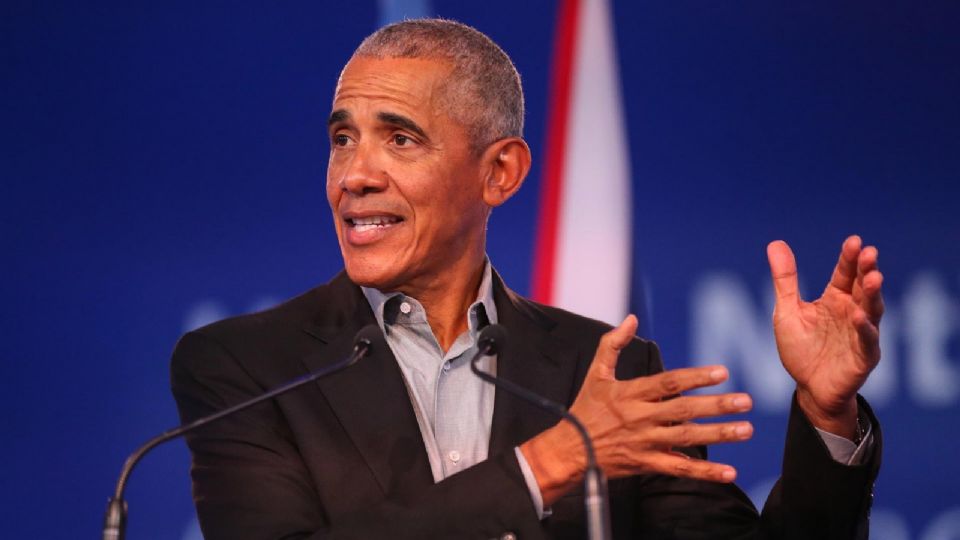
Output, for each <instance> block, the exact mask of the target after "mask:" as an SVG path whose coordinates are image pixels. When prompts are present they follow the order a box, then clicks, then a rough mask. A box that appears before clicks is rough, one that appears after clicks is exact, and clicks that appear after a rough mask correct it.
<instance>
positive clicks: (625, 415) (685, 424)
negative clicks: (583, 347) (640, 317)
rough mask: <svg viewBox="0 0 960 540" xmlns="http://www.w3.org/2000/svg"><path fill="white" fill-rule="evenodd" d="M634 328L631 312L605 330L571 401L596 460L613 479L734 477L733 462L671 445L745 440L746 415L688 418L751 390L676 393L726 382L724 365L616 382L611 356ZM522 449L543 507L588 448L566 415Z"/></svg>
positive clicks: (742, 404)
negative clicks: (708, 420)
mask: <svg viewBox="0 0 960 540" xmlns="http://www.w3.org/2000/svg"><path fill="white" fill-rule="evenodd" d="M636 330H637V319H636V317H634V316H633V315H629V316H628V317H627V318H626V319H624V320H623V322H622V323H620V326H618V327H616V328H614V329H613V330H611V331H610V332H607V333H606V334H604V336H603V338H601V340H600V345H599V346H598V347H597V353H596V355H595V356H594V358H593V363H592V364H591V365H590V368H589V370H588V371H587V375H586V379H585V380H584V383H583V387H582V388H581V389H580V393H579V394H578V395H577V399H576V400H575V401H574V403H573V406H572V407H571V408H570V412H571V413H573V414H574V415H576V416H577V418H579V419H580V421H581V422H583V424H584V426H585V427H586V428H587V431H588V432H589V433H590V436H591V437H592V438H593V445H594V447H595V449H596V455H597V462H598V463H599V465H600V467H601V468H602V469H603V471H604V473H605V474H606V475H607V476H608V477H611V478H616V477H623V476H631V475H636V474H651V473H659V474H668V475H672V476H682V477H688V478H697V479H701V480H710V481H714V482H732V481H733V480H734V479H735V478H736V475H737V473H736V470H735V469H734V468H733V467H731V466H729V465H724V464H720V463H713V462H710V461H704V460H697V459H691V458H689V457H687V456H686V455H684V454H681V453H679V452H676V451H674V450H673V448H677V447H684V446H696V445H705V444H713V443H718V442H729V441H742V440H746V439H749V438H750V437H751V436H752V435H753V426H751V425H750V423H749V422H743V421H740V422H721V423H712V424H696V423H692V422H690V420H694V419H697V418H707V417H712V416H721V415H727V414H731V413H741V412H745V411H748V410H750V408H751V406H752V401H751V399H750V396H749V395H747V394H741V393H737V394H721V395H713V396H681V397H674V396H677V395H678V394H680V393H681V392H684V391H686V390H691V389H694V388H701V387H705V386H713V385H716V384H719V383H721V382H723V381H725V380H726V379H727V376H728V373H727V370H726V368H724V367H723V366H707V367H699V368H686V369H675V370H671V371H665V372H662V373H658V374H656V375H651V376H648V377H639V378H636V379H632V380H627V381H618V380H617V379H616V376H615V374H614V373H615V370H616V367H617V359H618V357H619V355H620V351H621V350H622V349H623V348H624V347H626V346H627V345H628V344H629V343H630V340H631V339H633V336H634V334H635V333H636ZM520 451H521V452H523V456H524V458H525V459H526V461H527V463H528V464H529V465H530V468H531V470H532V471H533V473H534V476H536V478H537V484H538V485H539V486H540V493H541V494H542V496H543V504H544V507H545V508H546V507H549V506H551V505H552V504H553V503H554V502H556V500H557V499H559V498H560V497H561V496H562V495H563V494H564V493H566V492H568V491H570V490H571V489H573V488H574V487H575V486H576V485H577V484H579V483H580V482H581V481H582V479H583V474H584V471H585V470H586V454H585V451H584V448H583V443H582V440H581V438H580V437H579V436H578V435H577V433H576V431H575V429H574V428H573V426H571V425H570V424H569V423H568V422H560V423H559V424H557V425H556V426H554V427H552V428H550V429H548V430H546V431H544V432H543V433H540V434H539V435H537V436H536V437H534V438H533V439H530V440H529V441H527V442H525V443H523V444H522V445H521V446H520Z"/></svg>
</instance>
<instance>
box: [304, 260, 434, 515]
mask: <svg viewBox="0 0 960 540" xmlns="http://www.w3.org/2000/svg"><path fill="white" fill-rule="evenodd" d="M330 285H331V289H332V290H331V293H332V295H333V298H332V302H330V304H332V305H334V306H336V307H337V308H339V309H332V310H331V309H327V310H323V313H321V315H320V317H321V318H320V319H319V320H317V321H314V322H313V323H312V324H310V325H308V326H307V327H306V328H305V331H306V332H307V333H309V334H310V335H312V336H314V337H315V338H317V350H316V351H315V352H314V353H312V354H310V355H308V356H307V357H306V358H304V364H305V365H306V367H307V369H308V370H311V371H313V370H316V369H319V368H321V367H323V366H324V365H326V364H329V363H331V362H334V361H337V360H339V359H341V358H343V357H345V356H346V355H347V354H349V353H350V351H351V350H352V348H353V339H354V336H355V335H356V333H357V332H358V331H359V330H360V329H361V328H363V327H364V326H366V325H368V324H374V325H375V324H376V319H375V318H374V316H373V312H372V311H371V309H370V306H369V304H368V303H367V301H366V299H365V298H364V297H363V293H362V291H360V288H359V287H357V286H356V285H354V284H353V283H352V282H350V281H349V279H348V278H347V277H346V275H345V273H344V274H341V275H340V276H338V277H337V278H336V279H334V281H332V282H331V284H330ZM317 384H318V385H319V386H320V389H321V390H322V392H323V394H324V396H325V397H326V399H327V402H328V403H329V404H330V407H331V408H332V409H333V412H334V414H335V415H336V416H337V419H338V420H339V421H340V424H341V425H342V426H343V429H344V430H345V431H346V433H347V435H348V436H349V437H350V440H351V441H352V442H353V444H354V446H355V447H356V449H357V451H358V452H359V453H360V455H361V456H362V457H363V459H364V461H365V462H366V463H367V465H368V466H369V467H370V469H371V471H372V472H373V475H374V476H375V477H376V479H377V482H378V483H379V485H380V488H381V489H382V490H383V493H384V494H385V495H388V496H401V497H403V496H404V495H408V494H413V493H416V492H418V491H420V490H422V489H423V488H424V487H426V486H428V485H430V484H433V475H432V473H431V471H430V462H429V460H428V458H427V453H426V449H425V448H424V445H423V438H422V437H421V435H420V427H419V425H418V424H417V419H416V417H415V416H414V412H413V408H412V405H411V403H410V396H409V394H408V393H407V389H406V386H405V385H404V383H403V375H402V373H401V372H400V368H399V366H398V365H397V361H396V359H395V358H394V356H393V352H392V351H391V350H390V347H389V346H388V345H387V343H386V341H383V340H380V341H379V342H378V343H377V344H375V346H374V349H373V351H372V352H371V354H370V355H369V356H368V357H366V358H364V359H362V360H360V361H359V362H357V363H356V364H355V365H353V366H351V367H349V368H347V369H344V370H343V371H340V372H338V373H335V374H333V375H330V376H329V377H326V378H323V379H320V380H319V381H317Z"/></svg>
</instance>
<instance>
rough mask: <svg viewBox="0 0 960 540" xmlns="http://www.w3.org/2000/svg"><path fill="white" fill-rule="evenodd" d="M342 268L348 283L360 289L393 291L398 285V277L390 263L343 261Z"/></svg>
mask: <svg viewBox="0 0 960 540" xmlns="http://www.w3.org/2000/svg"><path fill="white" fill-rule="evenodd" d="M344 266H345V268H346V270H347V275H348V276H350V281H352V282H354V283H356V284H357V285H360V286H361V287H370V288H373V289H380V290H393V289H395V288H396V287H397V286H398V285H399V283H397V282H398V281H399V280H400V275H399V273H398V272H397V271H396V266H397V265H396V264H395V263H393V262H392V261H366V260H353V259H345V260H344Z"/></svg>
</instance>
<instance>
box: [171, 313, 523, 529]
mask: <svg viewBox="0 0 960 540" xmlns="http://www.w3.org/2000/svg"><path fill="white" fill-rule="evenodd" d="M171 386H172V390H173V394H174V397H175V398H176V401H177V406H178V409H179V411H180V417H181V420H182V421H183V422H190V421H193V420H195V419H197V418H199V417H201V416H204V415H208V414H211V413H213V412H216V411H218V410H220V409H223V408H224V407H227V406H230V405H233V404H236V403H239V402H241V401H244V400H246V399H250V398H252V397H254V396H256V395H258V394H260V393H262V392H264V391H266V390H268V389H267V388H261V387H260V386H259V385H258V384H257V383H256V382H255V380H254V378H253V377H251V376H250V374H248V373H246V372H245V371H244V369H243V367H242V366H241V364H240V363H239V362H237V361H236V359H235V358H234V357H233V356H232V355H231V354H230V352H229V351H228V350H227V349H225V348H224V347H223V346H222V345H221V344H220V343H218V342H217V341H216V340H215V339H214V338H212V337H210V336H207V335H205V334H203V333H202V331H195V332H191V333H189V334H187V335H185V336H184V337H183V338H182V339H181V340H180V342H179V343H178V344H177V347H176V350H175V351H174V354H173V358H172V361H171ZM187 444H188V446H189V447H190V451H191V456H192V465H191V476H192V480H193V496H194V501H195V503H196V507H197V513H198V517H199V520H200V525H201V528H202V530H203V533H204V537H205V538H207V539H210V540H216V539H221V538H223V539H227V538H230V539H233V538H250V539H279V538H310V539H347V538H351V539H352V538H358V539H360V538H363V539H372V538H398V539H404V538H410V539H414V538H431V537H455V538H483V539H488V538H497V537H500V536H501V535H503V534H504V533H506V532H512V533H514V534H515V535H517V536H518V537H521V538H538V537H541V536H542V530H541V528H540V523H539V520H538V519H537V516H536V512H535V510H534V508H533V504H532V502H531V500H530V494H529V492H528V491H527V486H526V483H525V481H524V478H523V474H522V472H521V470H520V466H519V464H518V462H517V459H516V456H515V454H514V453H513V452H506V453H504V454H502V455H499V456H493V457H491V458H490V459H488V460H487V461H485V462H483V463H480V464H478V465H476V466H474V467H472V468H470V469H468V470H466V471H464V472H462V473H459V474H457V475H455V476H452V477H450V478H448V479H446V480H444V481H442V482H439V483H437V484H434V485H432V486H430V487H429V488H428V489H426V490H424V491H423V492H421V493H419V494H418V495H417V496H415V497H411V498H409V499H405V500H400V499H389V498H388V499H384V500H383V501H381V502H379V503H377V504H373V505H369V506H367V507H362V508H360V509H359V510H358V511H356V512H355V513H354V514H352V515H348V516H338V518H337V519H336V520H335V522H334V521H331V520H330V519H329V516H328V515H327V513H326V512H325V510H324V508H323V507H322V505H321V502H320V499H319V497H318V495H317V493H316V490H315V489H314V488H313V486H312V483H311V477H310V473H309V471H308V470H307V467H306V465H305V463H304V460H303V458H302V457H301V455H300V452H299V450H298V448H297V445H296V444H295V442H294V440H293V436H292V433H291V432H290V429H289V427H288V426H287V424H286V421H285V420H284V417H283V415H282V414H281V411H280V409H279V407H278V406H277V404H276V403H275V402H274V401H272V400H271V401H268V402H265V403H262V404H259V405H257V406H255V407H253V408H251V409H248V410H246V411H243V412H241V413H237V414H235V415H233V416H231V417H227V418H224V419H221V420H218V421H217V422H215V423H213V424H210V425H208V426H205V427H204V428H201V429H200V430H198V431H196V432H194V433H193V434H191V435H190V436H188V437H187ZM331 459H333V458H331ZM343 490H344V494H345V496H349V493H350V486H343Z"/></svg>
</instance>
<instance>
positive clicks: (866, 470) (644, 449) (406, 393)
mask: <svg viewBox="0 0 960 540" xmlns="http://www.w3.org/2000/svg"><path fill="white" fill-rule="evenodd" d="M522 124H523V97H522V91H521V88H520V81H519V76H518V75H517V73H516V71H515V69H514V68H513V65H512V63H511V62H510V60H509V58H508V57H507V56H506V54H505V53H503V51H502V50H500V49H499V47H497V46H496V45H495V44H494V43H493V42H492V41H490V40H489V38H487V37H486V36H484V35H483V34H480V33H479V32H477V31H476V30H473V29H471V28H469V27H466V26H463V25H460V24H458V23H454V22H450V21H443V20H417V21H406V22H403V23H398V24H395V25H391V26H388V27H385V28H383V29H381V30H379V31H378V32H376V33H375V34H374V35H372V36H370V37H369V38H367V39H366V40H365V41H364V42H363V43H362V44H361V45H360V47H359V48H358V49H357V51H356V52H355V53H354V55H353V57H352V58H351V59H350V61H349V62H348V63H347V65H346V66H345V67H344V70H343V72H342V74H341V77H340V80H339V82H338V84H337V88H336V93H335V96H334V101H333V108H332V112H331V114H330V119H329V133H330V140H331V152H330V158H329V166H328V173H327V196H328V200H329V203H330V206H331V209H332V211H333V217H334V223H335V225H336V230H337V235H338V239H339V242H340V247H341V251H342V255H343V260H344V264H345V267H346V268H345V272H343V273H341V274H340V275H338V276H337V277H336V278H334V279H333V280H332V281H331V282H330V283H328V284H326V285H322V286H320V287H317V288H315V289H313V290H311V291H308V292H307V293H305V294H303V295H301V296H299V297H297V298H294V299H292V300H290V301H288V302H286V303H284V304H282V305H281V306H278V307H277V308H274V309H272V310H269V311H266V312H262V313H258V314H254V315H249V316H245V317H240V318H236V319H232V320H227V321H222V322H220V323H216V324H214V325H211V326H209V327H206V328H202V329H200V330H198V331H195V332H191V333H189V334H187V335H186V336H184V337H183V338H182V339H181V341H180V343H179V344H178V347H177V350H176V352H175V354H174V357H173V362H172V378H173V391H174V394H175V396H176V398H177V402H178V405H179V407H180V411H181V416H182V418H183V420H184V421H189V420H192V419H194V418H196V417H198V416H201V415H204V414H208V413H210V412H212V411H214V410H217V409H220V408H223V407H224V406H227V405H229V404H232V403H236V402H238V401H240V400H243V399H246V398H249V397H251V396H253V395H256V394H258V393H261V392H263V391H265V390H267V389H269V388H272V387H275V386H277V385H278V384H280V383H282V382H284V381H286V380H289V379H291V378H293V377H296V376H299V375H302V374H303V373H304V372H306V371H308V370H315V369H318V368H321V367H323V366H325V365H328V364H330V363H332V362H335V361H337V360H339V359H341V358H342V357H343V356H344V355H345V354H346V353H347V352H348V351H349V349H350V346H351V344H352V339H353V335H354V334H355V333H356V331H357V330H359V329H360V328H361V327H363V326H365V325H366V324H370V323H375V324H377V325H378V326H379V327H380V328H381V329H382V330H383V331H384V335H385V340H386V344H387V346H381V347H379V348H378V350H377V351H375V352H374V354H372V355H371V356H370V357H369V358H365V359H363V360H361V361H360V362H359V363H358V364H357V365H355V366H353V367H351V368H349V369H347V370H344V371H342V372H339V373H337V374H335V375H332V376H330V377H327V378H325V379H323V380H321V381H320V382H319V383H318V385H316V386H310V387H308V388H304V389H302V390H299V391H296V392H292V393H290V394H288V395H286V396H283V397H281V398H278V399H276V400H274V401H273V402H271V403H270V404H265V405H263V406H260V407H259V408H255V409H253V410H252V411H251V412H250V413H249V414H241V415H236V416H235V417H232V418H230V419H227V420H224V421H222V422H220V423H218V424H214V425H212V426H211V427H210V428H209V429H208V430H206V431H203V432H201V433H198V434H197V435H195V436H193V437H191V438H190V439H188V443H189V445H190V448H191V451H192V454H193V468H192V474H193V484H194V497H195V500H196V504H197V509H198V513H199V516H200V522H201V526H202V528H203V530H204V534H205V535H206V536H207V537H208V538H451V537H452V538H495V537H501V538H510V537H520V538H527V537H533V538H540V537H553V538H581V537H583V534H584V529H583V515H582V514H583V509H582V506H583V505H582V497H580V496H579V495H578V486H579V484H580V482H581V481H582V476H583V471H584V467H585V460H584V453H583V447H582V444H581V442H580V440H579V438H578V437H577V436H576V434H575V433H574V431H573V430H572V428H571V427H570V426H569V425H567V424H566V423H557V419H556V418H551V417H550V416H549V415H546V414H544V413H542V412H540V411H537V410H536V409H533V408H530V407H527V406H525V405H524V404H523V403H522V402H520V401H518V400H516V399H514V398H512V397H511V396H509V395H507V394H503V393H501V392H499V391H495V390H494V389H493V388H492V387H491V386H489V385H486V384H485V383H483V382H482V381H480V380H479V379H478V378H476V377H475V376H473V374H472V373H470V371H469V365H468V363H469V360H470V358H471V357H472V356H473V354H474V353H475V351H476V339H477V335H478V333H479V330H480V329H481V328H482V327H483V326H485V325H486V324H490V323H499V324H501V325H503V326H504V327H505V328H506V329H507V330H508V331H509V332H510V335H511V340H510V342H509V344H508V345H507V346H506V347H505V348H504V349H503V351H502V352H501V353H500V354H499V356H498V357H496V358H495V359H493V358H488V359H486V360H485V365H484V369H486V370H488V371H492V372H496V373H497V375H498V376H500V377H503V378H506V379H510V380H513V381H515V382H517V383H519V384H521V385H523V386H525V387H528V388H530V389H532V390H533V391H535V392H537V393H539V394H541V395H544V396H546V397H548V398H551V399H554V400H556V401H560V402H563V403H566V404H571V411H572V412H573V413H574V414H576V415H577V416H578V417H579V418H580V419H581V420H582V421H583V423H584V424H585V425H586V426H587V429H588V431H589V432H590V434H591V436H592V437H593V440H594V445H595V447H596V452H597V458H598V461H599V463H600V464H601V466H602V467H603V469H604V471H605V472H606V474H607V475H608V476H609V477H610V478H611V481H610V495H611V514H612V520H613V527H614V535H615V536H616V537H617V538H639V537H642V538H731V537H735V538H833V537H836V538H853V537H865V536H866V531H867V529H866V518H867V513H868V511H869V505H870V499H871V489H872V482H873V479H874V478H875V476H876V472H877V467H878V465H879V447H880V441H879V429H878V425H877V423H876V419H875V418H873V416H872V414H871V413H870V411H869V409H868V407H867V406H866V404H865V403H864V402H863V401H862V400H858V398H857V390H858V389H859V388H860V387H861V386H862V385H863V383H864V381H865V380H866V377H867V376H868V374H869V373H870V371H871V370H872V369H873V367H874V366H875V365H876V363H877V361H878V360H879V347H878V325H879V321H880V316H881V314H882V311H883V305H882V300H881V297H880V286H881V282H882V276H881V275H880V273H879V271H878V270H877V251H876V249H875V248H872V247H868V248H862V246H861V243H860V240H859V238H857V237H850V238H848V239H847V241H846V242H844V244H843V246H842V249H841V254H840V260H839V261H838V263H837V267H836V270H835V272H834V275H833V277H832V278H831V281H830V283H829V284H828V286H827V288H826V291H825V292H824V294H823V296H822V297H821V298H820V299H819V300H817V301H816V302H814V303H812V304H810V303H805V302H803V301H801V299H800V298H799V295H798V292H797V275H796V265H795V261H794V258H793V255H792V253H791V251H790V249H789V247H787V245H786V244H785V243H783V242H774V243H772V244H770V246H769V247H768V256H769V260H770V267H771V271H772V274H773V278H774V284H775V286H776V291H777V307H776V311H775V314H774V323H775V325H774V326H775V332H776V338H777V343H778V347H779V352H780V356H781V360H782V362H783V364H784V367H785V368H786V369H787V370H788V372H789V373H790V374H791V376H792V377H793V378H794V379H795V380H796V382H797V390H796V394H795V396H796V397H795V401H794V405H793V410H792V412H791V418H790V424H789V426H788V435H787V447H786V452H785V456H784V469H783V476H782V478H781V481H780V482H779V483H778V485H777V487H775V488H774V491H773V492H772V493H771V496H770V497H769V499H768V503H767V505H766V507H765V508H764V512H763V513H762V515H759V516H758V515H757V513H756V510H754V508H753V507H752V506H751V504H750V502H749V501H748V500H747V499H746V497H745V496H743V494H742V492H740V491H739V490H738V489H737V488H735V487H734V486H733V485H732V484H731V482H732V481H733V480H734V478H735V477H736V471H735V470H734V469H733V468H732V467H730V466H727V465H723V464H719V463H713V462H710V461H708V460H706V454H705V450H704V448H703V445H706V444H711V443H717V442H725V441H742V440H746V439H748V438H749V437H750V436H751V434H752V427H751V426H750V424H749V423H747V422H743V421H722V422H716V423H702V424H701V423H694V422H691V421H692V420H696V419H701V418H709V417H714V416H721V415H728V414H731V413H738V412H743V411H747V410H749V408H750V406H751V403H750V398H749V396H747V395H745V394H723V395H715V396H705V395H703V396H681V397H673V396H675V395H676V394H679V393H681V392H684V391H686V390H690V389H693V388H697V387H709V386H711V385H715V384H717V383H719V382H722V381H723V380H725V379H726V377H727V372H726V370H725V369H724V368H722V367H721V366H714V367H703V368H690V369H678V370H672V371H665V372H664V371H663V367H662V364H661V361H660V357H659V353H658V351H657V348H656V346H655V345H654V344H653V343H651V342H648V341H645V340H640V339H636V338H634V337H633V336H634V332H635V331H636V326H637V322H636V319H635V318H634V317H633V316H629V317H627V318H626V319H625V320H624V321H623V322H622V323H621V324H620V325H619V326H618V327H616V328H614V329H612V330H610V329H609V327H608V326H606V325H603V324H602V323H599V322H596V321H592V320H589V319H586V318H583V317H579V316H577V315H574V314H571V313H568V312H564V311H562V310H558V309H554V308H550V307H546V306H540V305H537V304H534V303H532V302H530V301H528V300H525V299H523V298H520V297H519V296H517V295H515V294H514V293H512V292H511V291H510V290H509V289H507V288H506V287H505V285H504V284H503V283H502V281H501V280H500V278H499V276H497V275H496V273H495V272H494V271H493V269H492V268H491V266H490V263H489V262H488V260H487V258H486V250H485V232H486V224H487V220H488V218H489V216H490V213H491V211H492V209H493V208H495V207H497V206H499V205H501V204H503V203H504V202H506V201H507V200H508V199H509V198H510V197H511V196H512V195H513V194H514V193H516V191H517V190H518V189H519V188H520V186H521V184H522V182H523V179H524V177H525V176H526V174H527V172H528V170H529V167H530V161H531V157H530V151H529V148H528V147H527V145H526V143H525V142H524V141H523V139H522V138H521V135H522ZM584 286H590V284H588V283H585V284H584ZM668 398H673V399H668Z"/></svg>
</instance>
